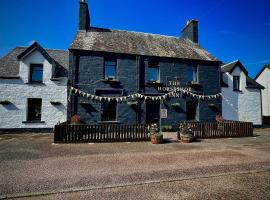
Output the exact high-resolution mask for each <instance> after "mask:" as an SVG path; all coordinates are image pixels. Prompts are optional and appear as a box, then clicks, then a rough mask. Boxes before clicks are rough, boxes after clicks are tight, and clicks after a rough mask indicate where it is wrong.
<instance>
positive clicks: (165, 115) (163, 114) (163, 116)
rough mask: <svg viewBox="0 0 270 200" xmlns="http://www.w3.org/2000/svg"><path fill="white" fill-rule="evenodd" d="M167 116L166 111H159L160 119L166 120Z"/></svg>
mask: <svg viewBox="0 0 270 200" xmlns="http://www.w3.org/2000/svg"><path fill="white" fill-rule="evenodd" d="M167 115H168V112H167V109H164V108H162V109H160V118H162V119H166V118H167Z"/></svg>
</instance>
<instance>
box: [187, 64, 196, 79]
mask: <svg viewBox="0 0 270 200" xmlns="http://www.w3.org/2000/svg"><path fill="white" fill-rule="evenodd" d="M187 78H188V81H189V82H191V81H195V82H196V81H197V70H196V68H195V67H192V68H189V69H188V77H187Z"/></svg>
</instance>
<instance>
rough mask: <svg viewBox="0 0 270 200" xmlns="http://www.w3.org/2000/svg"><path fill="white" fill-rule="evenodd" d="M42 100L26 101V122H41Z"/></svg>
mask: <svg viewBox="0 0 270 200" xmlns="http://www.w3.org/2000/svg"><path fill="white" fill-rule="evenodd" d="M41 105H42V99H28V100H27V121H41Z"/></svg>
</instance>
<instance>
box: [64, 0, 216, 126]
mask: <svg viewBox="0 0 270 200" xmlns="http://www.w3.org/2000/svg"><path fill="white" fill-rule="evenodd" d="M79 12H80V13H79V30H78V32H77V34H76V36H75V38H74V40H73V42H72V44H71V46H70V48H69V51H70V63H69V81H68V88H69V89H68V91H69V93H68V99H69V100H70V101H69V102H68V119H70V118H71V116H73V115H79V116H80V117H81V120H82V121H83V122H85V123H161V125H174V126H175V125H176V124H177V123H179V122H180V121H185V120H197V121H214V120H215V116H216V114H217V112H221V99H220V98H218V96H215V97H216V98H210V96H209V98H208V96H207V95H216V94H219V93H220V92H221V87H220V62H219V61H218V60H217V59H216V58H214V57H213V56H212V55H211V54H210V53H208V52H207V51H206V50H204V49H203V48H201V47H200V45H199V44H198V43H197V42H198V21H196V20H191V21H189V22H188V23H187V25H186V27H185V28H184V29H183V31H182V37H179V38H177V37H170V36H162V35H155V34H148V33H139V32H131V31H121V30H112V29H104V28H96V27H91V26H90V15H89V10H88V5H87V3H85V2H84V1H82V2H80V11H79ZM183 88H184V89H183ZM74 89H75V91H77V92H78V91H79V92H78V93H76V94H75V93H74ZM172 90H176V91H178V92H175V93H173V94H172V93H170V91H172ZM80 93H81V94H83V95H80ZM166 94H167V95H166ZM164 96H165V98H161V97H164ZM89 97H91V98H89Z"/></svg>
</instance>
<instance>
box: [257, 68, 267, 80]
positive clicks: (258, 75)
mask: <svg viewBox="0 0 270 200" xmlns="http://www.w3.org/2000/svg"><path fill="white" fill-rule="evenodd" d="M266 68H268V69H270V65H264V67H263V68H262V69H261V70H260V71H259V73H258V74H257V76H256V77H255V79H257V78H258V77H259V76H260V75H261V73H262V72H263V71H264V70H265V69H266Z"/></svg>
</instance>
